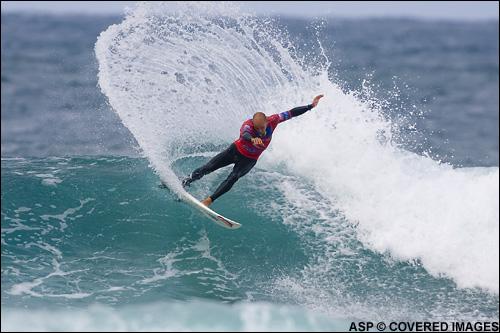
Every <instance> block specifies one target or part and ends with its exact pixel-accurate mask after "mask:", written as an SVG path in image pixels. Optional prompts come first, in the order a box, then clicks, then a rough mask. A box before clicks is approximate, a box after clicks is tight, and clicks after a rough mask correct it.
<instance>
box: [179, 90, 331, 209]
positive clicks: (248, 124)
mask: <svg viewBox="0 0 500 333" xmlns="http://www.w3.org/2000/svg"><path fill="white" fill-rule="evenodd" d="M321 97H323V95H318V96H316V97H314V99H313V101H312V103H311V104H309V105H305V106H299V107H296V108H293V109H291V110H289V111H285V112H281V113H277V114H273V115H271V116H269V117H268V116H266V115H265V114H264V113H263V112H257V113H255V114H254V115H253V117H252V119H248V120H246V121H245V122H244V123H243V125H242V126H241V129H240V137H239V138H238V139H237V140H236V141H234V142H233V143H232V144H231V145H230V146H229V147H228V148H227V149H226V150H224V151H223V152H221V153H219V154H217V155H216V156H215V157H213V158H212V159H211V160H210V161H208V163H207V164H205V165H203V166H202V167H200V168H198V169H196V170H194V171H193V173H192V174H191V176H189V177H188V178H186V179H184V180H183V181H182V186H184V188H185V187H187V186H189V185H190V184H191V183H192V182H193V181H195V180H198V179H200V178H201V177H203V176H205V175H206V174H209V173H211V172H213V171H215V170H217V169H219V168H222V167H225V166H227V165H229V164H232V163H234V167H233V170H232V171H231V173H230V174H229V176H228V177H227V178H226V180H224V181H223V182H222V183H221V184H220V185H219V187H218V188H217V189H216V190H215V192H214V193H213V194H212V195H210V196H208V197H207V198H206V199H204V200H202V201H201V203H202V204H204V205H205V206H207V207H208V206H210V205H211V204H212V203H213V202H214V201H215V200H216V199H217V198H218V197H220V196H221V195H223V194H224V193H226V192H227V191H229V190H230V189H231V187H233V185H234V183H236V181H237V180H238V179H239V178H241V177H243V176H244V175H246V174H247V173H248V172H249V171H250V170H251V169H252V168H253V167H254V165H255V164H256V163H257V159H258V158H259V156H260V154H262V152H263V151H264V150H266V148H267V147H268V146H269V143H271V139H272V136H273V131H274V130H275V129H276V126H278V124H279V123H282V122H284V121H286V120H289V119H291V118H293V117H297V116H300V115H301V114H303V113H304V112H306V111H309V110H311V109H312V108H314V107H316V105H318V102H319V100H320V98H321Z"/></svg>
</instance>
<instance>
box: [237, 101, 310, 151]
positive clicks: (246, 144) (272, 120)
mask: <svg viewBox="0 0 500 333" xmlns="http://www.w3.org/2000/svg"><path fill="white" fill-rule="evenodd" d="M312 107H313V106H312V104H309V105H306V106H299V107H296V108H293V109H291V110H290V111H285V112H281V113H277V114H273V115H271V116H269V117H267V127H266V133H265V134H264V135H261V134H260V133H259V131H257V130H256V129H255V128H254V127H253V122H252V119H248V120H246V121H245V122H244V123H243V125H241V128H240V137H239V139H238V140H236V141H235V142H234V143H235V145H236V148H237V149H238V151H239V152H240V154H241V155H243V156H245V157H248V158H252V159H255V160H256V159H258V158H259V156H260V154H262V152H263V151H264V150H266V148H267V146H269V144H270V143H271V139H272V138H273V132H274V130H275V129H276V127H277V126H278V124H279V123H282V122H284V121H287V120H288V119H291V118H293V117H296V116H299V115H301V114H303V113H304V112H306V111H309V110H311V109H312ZM252 138H260V139H261V140H262V143H263V144H264V146H261V145H254V144H253V143H252V141H251V139H252Z"/></svg>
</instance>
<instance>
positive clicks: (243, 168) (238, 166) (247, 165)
mask: <svg viewBox="0 0 500 333" xmlns="http://www.w3.org/2000/svg"><path fill="white" fill-rule="evenodd" d="M237 154H238V157H237V160H236V163H235V164H234V167H233V171H231V173H230V174H229V176H228V177H227V178H226V180H224V181H223V182H222V183H221V184H220V185H219V187H218V188H217V189H216V190H215V192H214V194H212V195H211V196H210V198H212V201H215V199H217V198H218V197H220V196H221V195H223V194H224V193H226V192H227V191H229V190H230V189H231V187H233V185H234V183H236V181H237V180H238V179H240V178H241V177H243V176H244V175H246V174H247V173H248V172H249V171H250V170H251V169H252V168H253V167H254V165H255V163H257V160H254V159H252V158H248V157H245V156H243V155H241V154H240V153H237Z"/></svg>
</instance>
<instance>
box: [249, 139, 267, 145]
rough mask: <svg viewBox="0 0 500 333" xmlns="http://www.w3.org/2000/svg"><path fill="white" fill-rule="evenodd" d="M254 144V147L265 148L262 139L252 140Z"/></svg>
mask: <svg viewBox="0 0 500 333" xmlns="http://www.w3.org/2000/svg"><path fill="white" fill-rule="evenodd" d="M252 143H253V145H254V146H263V145H264V142H262V139H261V138H252Z"/></svg>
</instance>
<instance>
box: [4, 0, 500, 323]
mask: <svg viewBox="0 0 500 333" xmlns="http://www.w3.org/2000/svg"><path fill="white" fill-rule="evenodd" d="M172 10H173V11H172ZM1 43H2V45H1V47H2V89H1V90H2V102H1V103H2V162H1V163H2V165H1V181H2V194H1V195H2V204H1V206H2V208H1V212H2V225H1V231H2V233H1V234H2V238H1V240H2V282H1V284H2V292H1V295H2V330H26V329H28V330H29V329H38V330H69V331H71V330H99V329H106V330H169V331H170V330H243V331H252V330H299V331H300V330H308V331H309V330H313V331H325V330H346V329H348V327H349V325H350V323H351V321H353V320H360V321H367V320H371V321H398V320H412V321H419V320H420V321H423V320H427V321H428V320H434V321H437V320H442V321H457V320H458V321H466V320H470V321H479V320H481V321H482V320H490V321H491V320H494V321H498V311H499V299H498V285H499V264H498V262H499V236H498V235H499V233H498V222H499V215H498V214H499V213H498V212H499V206H498V202H499V187H498V183H499V179H498V178H499V172H498V114H499V111H498V109H499V106H498V105H499V99H498V21H495V22H475V23H474V22H473V23H471V22H469V23H464V22H439V21H430V22H428V21H417V20H408V19H392V20H380V19H377V20H341V19H328V20H312V21H305V20H298V19H286V18H281V19H269V18H262V17H255V16H253V15H252V14H249V13H244V12H242V11H241V10H239V9H238V8H237V7H236V6H233V5H230V4H220V5H206V4H199V3H196V4H194V3H189V4H180V5H179V4H178V5H177V7H174V8H173V9H172V8H171V7H169V8H167V6H166V5H164V4H161V3H143V4H141V5H139V6H137V7H136V8H135V9H133V10H131V11H130V12H129V13H128V14H127V15H126V16H125V17H102V16H99V17H90V16H71V17H67V16H65V17H61V16H41V15H31V14H23V15H21V14H7V15H4V14H2V41H1ZM317 93H324V94H325V98H324V99H322V100H321V102H320V105H319V106H318V107H317V108H316V109H314V110H313V111H311V112H308V113H306V114H305V115H303V116H301V117H299V118H297V119H293V120H291V121H289V122H286V123H284V124H281V125H280V126H279V127H278V130H277V131H276V133H275V135H274V139H273V143H272V145H271V147H270V148H269V149H268V151H266V152H265V153H264V155H263V156H262V158H261V159H260V160H259V163H258V164H257V166H256V167H255V168H254V169H253V170H252V171H251V172H250V173H249V174H248V175H247V176H246V177H244V178H242V179H240V180H239V181H238V183H237V184H236V185H235V186H234V188H233V189H232V190H231V191H230V192H229V193H227V194H226V195H224V196H223V197H221V198H220V199H219V200H218V201H217V202H215V203H214V206H213V207H214V209H215V210H217V211H219V212H221V213H223V214H224V215H226V216H228V217H230V218H233V219H235V220H237V221H239V222H240V223H241V224H242V225H243V227H242V228H241V229H239V230H238V231H228V230H225V229H223V228H220V227H218V226H217V225H215V224H213V223H211V222H210V221H208V220H207V219H205V218H204V217H203V216H202V215H200V214H199V213H197V212H196V211H194V210H193V209H191V208H190V207H189V206H187V205H186V204H184V203H182V202H179V201H178V200H177V193H178V192H179V191H180V184H179V181H178V178H179V177H182V176H184V175H186V174H188V173H189V172H191V171H192V170H193V169H194V168H196V167H198V166H199V165H201V164H202V163H204V162H205V161H207V160H208V159H209V158H210V157H211V156H213V155H214V154H216V153H217V152H218V151H220V150H221V149H223V148H224V147H225V146H226V145H227V144H228V143H229V142H231V141H232V140H234V138H235V135H237V133H238V129H239V126H240V124H241V122H242V121H243V120H245V119H247V118H248V116H249V115H251V114H253V113H254V112H256V111H261V110H264V111H265V112H266V113H276V112H281V111H283V110H286V109H288V108H291V107H293V106H297V105H304V104H307V103H309V102H310V100H311V98H312V97H313V96H314V95H315V94H317ZM228 171H229V168H226V169H221V170H218V171H216V172H214V173H213V174H210V175H207V176H206V177H204V178H203V179H202V180H200V181H198V182H196V183H194V184H193V186H192V188H191V189H190V191H191V192H192V193H193V194H194V195H195V196H197V197H200V198H201V197H203V196H204V195H206V194H208V193H210V192H211V191H212V190H213V189H214V188H215V186H217V184H218V183H219V182H220V181H222V180H223V179H224V177H225V176H226V174H227V173H228ZM160 181H163V182H165V183H167V185H168V186H169V189H162V188H160V187H158V184H159V183H160Z"/></svg>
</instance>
